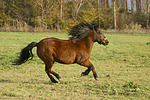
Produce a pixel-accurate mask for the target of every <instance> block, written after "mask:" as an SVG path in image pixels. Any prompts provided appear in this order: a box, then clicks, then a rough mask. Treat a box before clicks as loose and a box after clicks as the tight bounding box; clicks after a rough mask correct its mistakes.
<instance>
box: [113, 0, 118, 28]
mask: <svg viewBox="0 0 150 100" xmlns="http://www.w3.org/2000/svg"><path fill="white" fill-rule="evenodd" d="M113 3H114V27H115V29H116V27H117V18H116V0H114V2H113Z"/></svg>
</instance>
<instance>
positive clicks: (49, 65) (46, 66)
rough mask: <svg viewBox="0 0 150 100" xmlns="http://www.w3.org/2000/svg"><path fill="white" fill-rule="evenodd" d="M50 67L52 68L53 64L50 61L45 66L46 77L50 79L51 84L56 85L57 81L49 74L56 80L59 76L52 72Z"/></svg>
mask: <svg viewBox="0 0 150 100" xmlns="http://www.w3.org/2000/svg"><path fill="white" fill-rule="evenodd" d="M52 66H53V62H51V61H50V62H48V63H46V64H45V72H46V73H47V75H48V77H49V78H50V80H51V81H52V82H53V83H58V81H56V80H55V79H54V78H53V76H52V75H51V74H53V75H54V76H55V77H56V78H57V79H58V80H60V79H61V77H60V76H59V74H57V73H55V72H54V71H52Z"/></svg>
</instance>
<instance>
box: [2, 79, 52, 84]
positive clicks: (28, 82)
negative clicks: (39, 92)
mask: <svg viewBox="0 0 150 100" xmlns="http://www.w3.org/2000/svg"><path fill="white" fill-rule="evenodd" d="M0 83H22V84H45V85H52V84H54V83H52V82H43V81H40V82H32V81H31V82H30V81H13V80H8V79H0Z"/></svg>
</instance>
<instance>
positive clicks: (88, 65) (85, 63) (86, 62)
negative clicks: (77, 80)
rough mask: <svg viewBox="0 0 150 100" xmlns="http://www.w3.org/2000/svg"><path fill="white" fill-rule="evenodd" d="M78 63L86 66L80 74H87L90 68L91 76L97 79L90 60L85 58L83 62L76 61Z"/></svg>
mask: <svg viewBox="0 0 150 100" xmlns="http://www.w3.org/2000/svg"><path fill="white" fill-rule="evenodd" d="M78 64H80V65H82V66H85V67H87V68H88V69H87V70H85V72H82V73H81V76H85V75H88V74H89V73H90V71H91V70H92V72H93V76H94V78H95V80H98V76H97V73H96V70H95V67H94V66H93V64H92V63H91V62H90V60H89V59H88V60H86V61H84V62H82V63H78Z"/></svg>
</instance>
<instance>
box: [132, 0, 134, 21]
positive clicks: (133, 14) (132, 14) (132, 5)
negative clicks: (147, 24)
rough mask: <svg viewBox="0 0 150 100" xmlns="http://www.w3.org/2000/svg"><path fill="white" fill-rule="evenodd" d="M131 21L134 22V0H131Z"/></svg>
mask: <svg viewBox="0 0 150 100" xmlns="http://www.w3.org/2000/svg"><path fill="white" fill-rule="evenodd" d="M131 13H132V21H133V22H134V0H131Z"/></svg>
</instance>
